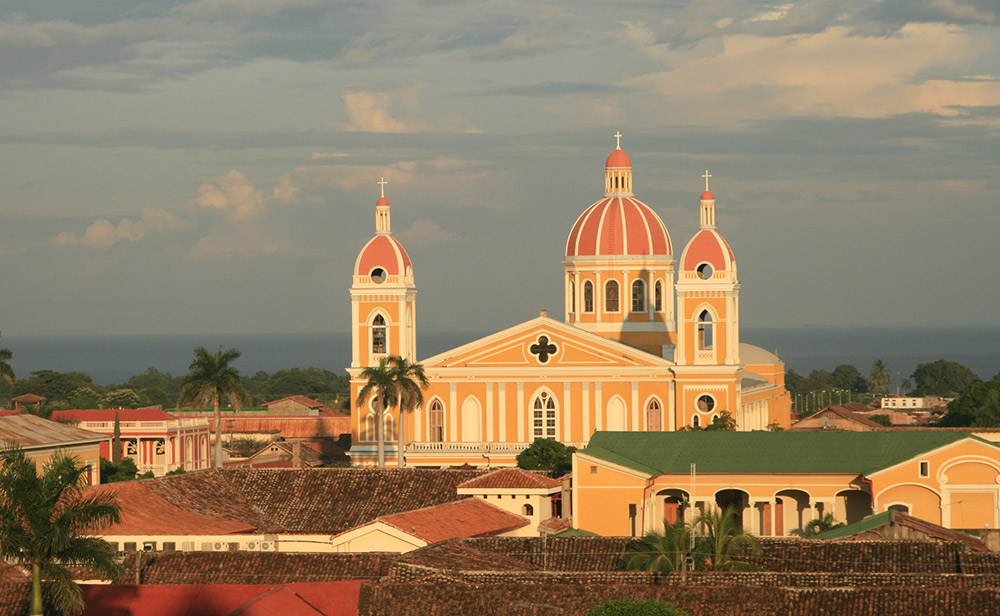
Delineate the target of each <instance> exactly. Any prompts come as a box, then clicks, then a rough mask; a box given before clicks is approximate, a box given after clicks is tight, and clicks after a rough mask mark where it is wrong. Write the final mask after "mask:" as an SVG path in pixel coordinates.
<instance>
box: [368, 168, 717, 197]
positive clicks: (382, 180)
mask: <svg viewBox="0 0 1000 616" xmlns="http://www.w3.org/2000/svg"><path fill="white" fill-rule="evenodd" d="M706 173H707V171H706ZM388 183H389V182H386V181H385V176H384V175H383V176H382V177H380V178H379V180H378V184H379V187H380V188H381V190H382V198H383V199H385V185H386V184H388Z"/></svg>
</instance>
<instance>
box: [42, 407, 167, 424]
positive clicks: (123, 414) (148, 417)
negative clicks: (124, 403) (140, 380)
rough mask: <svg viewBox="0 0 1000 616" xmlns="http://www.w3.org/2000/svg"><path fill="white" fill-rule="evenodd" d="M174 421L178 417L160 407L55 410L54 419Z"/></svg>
mask: <svg viewBox="0 0 1000 616" xmlns="http://www.w3.org/2000/svg"><path fill="white" fill-rule="evenodd" d="M115 413H118V419H119V421H174V420H176V419H177V418H176V417H174V416H173V415H171V414H170V413H167V412H165V411H162V410H160V409H72V410H67V411H53V412H52V419H53V420H60V419H64V420H65V419H68V420H71V421H114V420H115Z"/></svg>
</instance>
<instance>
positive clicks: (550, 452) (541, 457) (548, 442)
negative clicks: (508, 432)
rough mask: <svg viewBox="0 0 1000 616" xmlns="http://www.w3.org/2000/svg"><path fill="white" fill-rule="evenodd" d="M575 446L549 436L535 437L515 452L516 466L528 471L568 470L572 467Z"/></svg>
mask: <svg viewBox="0 0 1000 616" xmlns="http://www.w3.org/2000/svg"><path fill="white" fill-rule="evenodd" d="M574 451H576V448H575V447H567V446H566V445H563V444H562V443H560V442H559V441H557V440H555V439H551V438H536V439H535V442H533V443H532V444H531V445H529V446H528V448H527V449H525V450H524V451H522V452H521V453H519V454H517V466H518V468H523V469H525V470H528V471H568V470H570V469H571V468H573V452H574Z"/></svg>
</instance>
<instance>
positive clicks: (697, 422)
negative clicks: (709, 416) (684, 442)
mask: <svg viewBox="0 0 1000 616" xmlns="http://www.w3.org/2000/svg"><path fill="white" fill-rule="evenodd" d="M691 425H692V426H694V427H695V428H697V427H699V426H701V419H700V418H699V417H698V416H697V415H695V416H694V417H692V418H691Z"/></svg>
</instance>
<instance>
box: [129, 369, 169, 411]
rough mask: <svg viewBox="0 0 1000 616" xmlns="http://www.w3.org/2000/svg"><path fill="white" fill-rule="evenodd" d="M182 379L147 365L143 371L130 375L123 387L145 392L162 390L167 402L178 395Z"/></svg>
mask: <svg viewBox="0 0 1000 616" xmlns="http://www.w3.org/2000/svg"><path fill="white" fill-rule="evenodd" d="M182 381H183V378H181V377H175V376H174V375H172V374H170V373H169V372H160V371H159V370H157V369H156V368H153V367H149V368H146V370H145V371H144V372H141V373H140V374H136V375H134V376H132V377H130V378H129V380H128V382H127V383H125V387H128V388H129V389H132V390H134V391H135V392H137V393H139V392H145V391H146V390H153V391H158V392H163V393H164V394H166V396H167V400H168V404H169V401H170V400H177V397H178V396H180V394H181V382H182ZM153 404H159V402H154V403H153Z"/></svg>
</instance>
